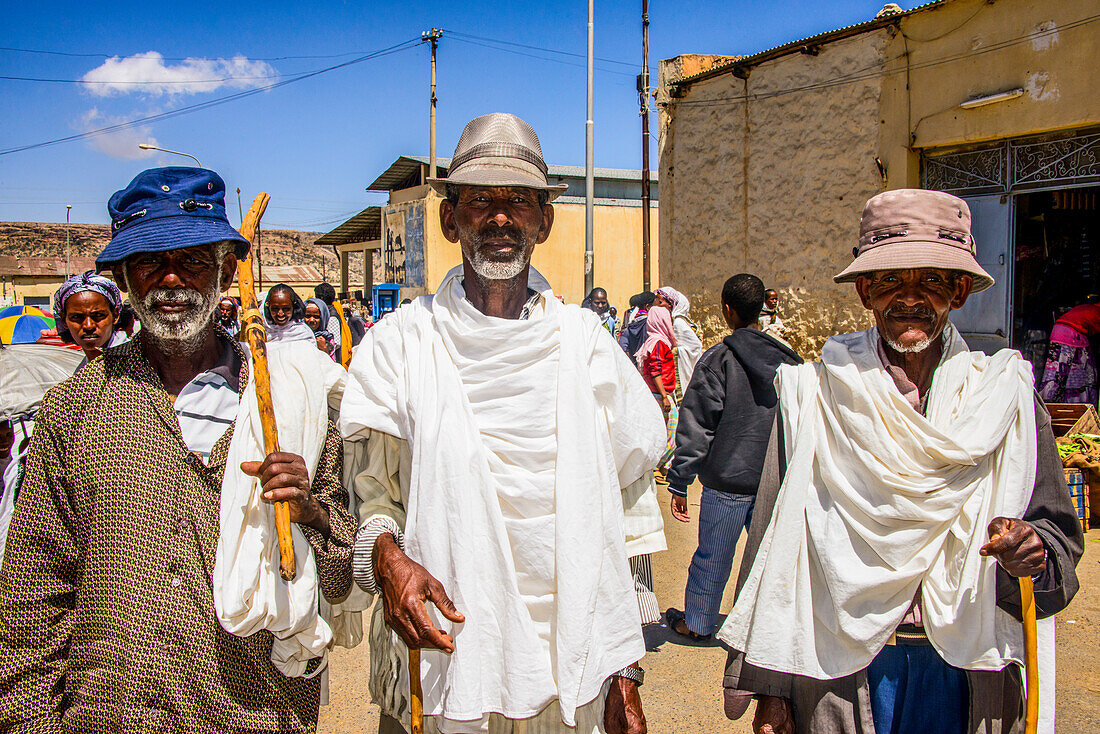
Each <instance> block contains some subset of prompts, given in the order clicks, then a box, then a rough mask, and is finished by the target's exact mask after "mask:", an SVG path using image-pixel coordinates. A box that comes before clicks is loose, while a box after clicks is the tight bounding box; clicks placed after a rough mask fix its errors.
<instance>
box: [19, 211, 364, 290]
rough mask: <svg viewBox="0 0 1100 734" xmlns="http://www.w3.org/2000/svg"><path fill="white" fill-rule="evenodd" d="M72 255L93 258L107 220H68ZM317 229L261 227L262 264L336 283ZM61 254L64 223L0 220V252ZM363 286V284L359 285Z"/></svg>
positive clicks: (355, 272)
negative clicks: (301, 269) (306, 271)
mask: <svg viewBox="0 0 1100 734" xmlns="http://www.w3.org/2000/svg"><path fill="white" fill-rule="evenodd" d="M69 236H70V238H71V240H70V249H69V254H70V256H71V257H73V258H80V257H88V258H94V257H95V256H96V255H98V254H99V253H100V251H101V250H103V248H104V247H105V246H106V245H107V242H108V241H110V239H111V228H110V227H109V226H108V225H106V224H70V225H69ZM320 236H321V233H320V232H302V231H298V230H290V229H261V230H260V236H259V245H260V248H261V252H262V255H261V256H262V259H263V264H264V265H310V266H312V267H314V268H316V270H317V272H319V273H321V275H322V277H323V278H325V279H326V280H328V281H330V282H333V283H335V284H337V285H338V284H339V279H340V262H339V260H338V259H337V257H336V253H334V252H333V251H332V248H330V247H324V246H320V245H315V244H314V242H316V240H317V238H319V237H320ZM3 255H8V256H12V257H17V258H23V257H27V258H30V257H35V258H38V257H64V256H65V224H64V223H56V222H0V256H3ZM348 276H349V280H350V283H351V284H353V287H354V284H355V283H362V282H363V258H362V256H358V257H357V256H355V255H352V256H351V258H349V263H348ZM360 287H362V286H360Z"/></svg>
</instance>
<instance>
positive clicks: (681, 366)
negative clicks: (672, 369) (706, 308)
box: [654, 285, 703, 397]
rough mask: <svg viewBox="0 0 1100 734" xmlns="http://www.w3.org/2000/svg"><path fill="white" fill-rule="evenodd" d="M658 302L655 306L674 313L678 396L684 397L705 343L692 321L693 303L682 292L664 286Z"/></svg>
mask: <svg viewBox="0 0 1100 734" xmlns="http://www.w3.org/2000/svg"><path fill="white" fill-rule="evenodd" d="M655 294H656V296H657V300H656V301H654V304H655V305H658V306H664V307H665V308H667V309H668V310H669V311H671V312H672V331H673V333H674V334H675V335H676V355H675V356H676V378H677V379H676V384H677V386H678V388H679V389H678V390H677V391H676V392H677V396H678V397H682V396H683V394H684V390H686V389H687V386H688V383H689V382H691V375H692V373H693V372H695V364H696V362H698V361H699V358H700V357H702V356H703V342H702V340H700V339H699V335H698V334H697V333H696V331H697V330H698V327H697V326H696V325H695V322H694V321H692V320H691V316H690V315H689V314H690V313H691V301H689V300H688V297H687V296H685V295H684V294H683V293H681V292H680V291H678V290H676V289H675V288H673V287H671V286H667V285H666V286H662V287H661V288H658V289H657V290H656V292H655Z"/></svg>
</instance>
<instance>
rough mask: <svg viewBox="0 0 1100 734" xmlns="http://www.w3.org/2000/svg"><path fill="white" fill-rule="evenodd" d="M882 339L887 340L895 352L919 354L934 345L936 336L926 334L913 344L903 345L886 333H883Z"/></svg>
mask: <svg viewBox="0 0 1100 734" xmlns="http://www.w3.org/2000/svg"><path fill="white" fill-rule="evenodd" d="M882 340H883V341H884V342H886V343H887V344H888V345H889V346H890V348H891V349H893V350H894V351H895V352H898V353H899V354H919V353H920V352H923V351H924V350H925V349H928V347H930V346H931V345H932V342H934V341H935V340H936V339H935V337H931V336H926V337H924V338H923V339H920V340H918V341H916V342H914V343H912V344H909V345H902V344H899V343H898V342H895V341H894V340H893V339H891V338H890V337H888V336H886V334H882Z"/></svg>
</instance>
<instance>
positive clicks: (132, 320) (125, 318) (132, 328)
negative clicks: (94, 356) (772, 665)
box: [109, 301, 141, 346]
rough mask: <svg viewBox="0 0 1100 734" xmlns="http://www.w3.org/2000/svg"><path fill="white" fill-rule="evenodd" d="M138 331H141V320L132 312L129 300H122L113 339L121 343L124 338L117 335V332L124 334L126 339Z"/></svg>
mask: <svg viewBox="0 0 1100 734" xmlns="http://www.w3.org/2000/svg"><path fill="white" fill-rule="evenodd" d="M139 331H141V321H140V320H139V319H138V317H137V314H136V313H135V312H134V307H133V306H131V305H130V302H129V301H123V302H122V310H121V311H119V313H118V329H117V330H116V332H115V339H117V340H118V343H119V344H121V343H122V342H123V341H124V340H123V339H122V337H121V336H119V333H121V334H125V335H126V339H133V338H134V334H136V333H138V332H139ZM109 346H114V345H113V344H112V345H109Z"/></svg>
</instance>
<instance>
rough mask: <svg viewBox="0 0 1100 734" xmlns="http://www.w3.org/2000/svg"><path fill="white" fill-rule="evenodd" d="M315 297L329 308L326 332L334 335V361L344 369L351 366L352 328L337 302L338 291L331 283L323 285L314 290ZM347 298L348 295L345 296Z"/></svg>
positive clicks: (342, 307) (340, 304)
mask: <svg viewBox="0 0 1100 734" xmlns="http://www.w3.org/2000/svg"><path fill="white" fill-rule="evenodd" d="M313 293H314V295H315V296H316V297H317V298H319V299H321V300H322V301H324V303H325V305H326V306H328V312H329V320H328V325H327V326H326V327H325V330H326V331H328V332H329V333H331V334H332V336H333V341H334V342H335V345H336V348H335V350H334V352H333V359H334V360H335V361H336V362H337V363H339V364H340V366H341V367H343V368H344V369H347V368H348V365H349V364H351V348H352V347H353V346H354V345H353V344H352V339H351V327H349V326H348V322H347V319H346V318H345V317H344V305H343V304H342V303H341V302H340V301H338V300H336V289H335V288H333V287H332V284H331V283H321V284H319V285H318V286H317V287H316V288H314V289H313ZM344 298H347V294H346V293H345V294H344Z"/></svg>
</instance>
